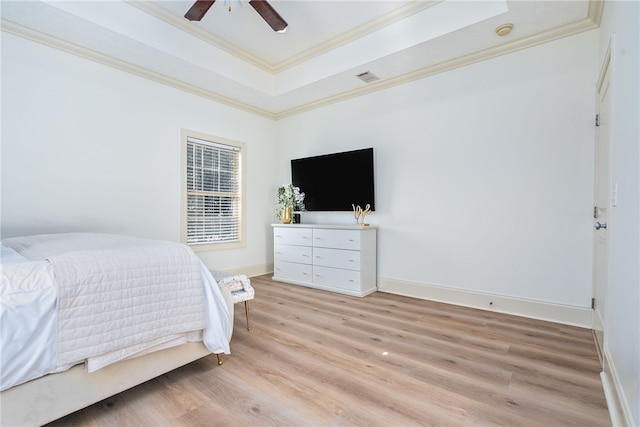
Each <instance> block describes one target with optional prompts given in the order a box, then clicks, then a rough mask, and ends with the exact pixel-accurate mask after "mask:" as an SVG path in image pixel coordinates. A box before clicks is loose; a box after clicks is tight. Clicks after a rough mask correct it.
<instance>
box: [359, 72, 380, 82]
mask: <svg viewBox="0 0 640 427" xmlns="http://www.w3.org/2000/svg"><path fill="white" fill-rule="evenodd" d="M356 77H357V78H359V79H360V80H362V81H363V82H365V83H371V82H375V81H376V80H380V77H378V76H376V75H375V74H373V73H372V72H371V71H365V72H364V73H360V74H356Z"/></svg>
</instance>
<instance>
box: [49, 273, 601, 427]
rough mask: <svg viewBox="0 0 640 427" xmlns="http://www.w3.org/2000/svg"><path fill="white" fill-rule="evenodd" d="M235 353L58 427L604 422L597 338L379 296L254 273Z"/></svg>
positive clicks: (138, 390) (560, 327) (134, 391)
mask: <svg viewBox="0 0 640 427" xmlns="http://www.w3.org/2000/svg"><path fill="white" fill-rule="evenodd" d="M251 280H252V285H253V286H254V288H255V289H256V297H255V299H254V300H253V301H252V302H251V316H252V326H253V328H252V330H251V331H247V330H246V329H245V328H244V325H245V319H244V311H243V310H236V313H235V316H236V319H235V321H236V328H235V330H234V336H233V338H232V341H231V351H232V354H231V355H229V356H227V357H225V362H224V364H223V365H222V366H219V365H218V364H217V361H216V358H215V356H213V355H211V356H207V357H205V358H202V359H200V360H198V361H196V362H194V363H191V364H189V365H186V366H184V367H182V368H179V369H177V370H175V371H172V372H169V373H167V374H165V375H163V376H161V377H159V378H156V379H154V380H151V381H148V382H147V383H145V384H142V385H140V386H138V387H136V388H134V389H132V390H129V391H126V392H124V393H121V394H119V395H116V396H113V397H111V398H109V399H106V400H105V401H103V402H100V403H97V404H95V405H93V406H91V407H89V408H85V409H84V410H81V411H78V412H77V413H75V414H71V415H69V416H67V417H65V418H62V419H60V420H58V421H56V422H54V423H52V424H51V425H52V426H71V425H74V426H77V425H82V426H95V427H101V426H108V425H109V426H114V425H118V426H121V425H122V426H126V425H129V426H140V425H158V426H160V425H165V426H181V427H184V426H208V425H220V426H268V425H278V426H424V425H450V426H490V425H502V426H504V425H508V426H542V425H544V426H550V425H558V426H560V425H562V426H584V425H589V426H608V425H610V422H609V416H608V411H607V408H606V404H605V400H604V393H603V391H602V385H601V383H600V378H599V371H600V366H599V362H598V357H597V353H596V348H595V344H594V342H593V336H592V334H591V331H589V330H585V329H582V328H576V327H571V326H566V325H558V324H554V323H550V322H544V321H538V320H532V319H526V318H521V317H516V316H510V315H505V314H502V313H495V312H491V311H483V310H476V309H470V308H465V307H458V306H453V305H448V304H441V303H436V302H432V301H423V300H416V299H412V298H408V297H402V296H398V295H391V294H384V293H380V292H376V293H373V294H371V295H369V296H367V297H364V298H356V297H350V296H346V295H340V294H335V293H331V292H325V291H319V290H315V289H309V288H304V287H299V286H294V285H288V284H284V283H279V282H274V281H272V280H271V278H270V276H268V275H265V276H259V277H254V278H252V279H251Z"/></svg>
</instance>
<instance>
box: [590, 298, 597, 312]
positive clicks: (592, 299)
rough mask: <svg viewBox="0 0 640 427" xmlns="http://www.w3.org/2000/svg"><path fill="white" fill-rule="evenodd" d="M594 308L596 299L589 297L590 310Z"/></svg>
mask: <svg viewBox="0 0 640 427" xmlns="http://www.w3.org/2000/svg"><path fill="white" fill-rule="evenodd" d="M595 309H596V299H595V298H591V310H595Z"/></svg>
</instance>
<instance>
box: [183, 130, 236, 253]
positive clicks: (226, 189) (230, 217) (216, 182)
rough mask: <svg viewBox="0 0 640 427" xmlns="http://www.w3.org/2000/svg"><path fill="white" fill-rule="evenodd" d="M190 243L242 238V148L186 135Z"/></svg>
mask: <svg viewBox="0 0 640 427" xmlns="http://www.w3.org/2000/svg"><path fill="white" fill-rule="evenodd" d="M186 161H187V167H186V173H187V177H186V178H187V179H186V183H187V244H189V245H200V244H212V243H229V242H236V241H239V240H240V237H241V236H240V230H241V224H240V221H241V212H240V209H241V182H240V176H241V175H240V167H241V165H240V148H239V147H235V146H232V145H227V144H222V143H218V142H212V141H205V140H201V139H197V138H192V137H187V156H186Z"/></svg>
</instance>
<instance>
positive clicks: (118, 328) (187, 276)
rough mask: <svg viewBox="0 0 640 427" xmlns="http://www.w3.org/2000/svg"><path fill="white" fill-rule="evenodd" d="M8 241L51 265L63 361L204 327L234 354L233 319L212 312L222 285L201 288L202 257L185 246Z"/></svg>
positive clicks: (83, 239)
mask: <svg viewBox="0 0 640 427" xmlns="http://www.w3.org/2000/svg"><path fill="white" fill-rule="evenodd" d="M5 242H7V244H8V245H10V246H12V247H14V248H15V249H16V250H18V251H19V252H20V253H21V254H23V255H24V256H25V257H27V258H29V259H31V260H40V259H46V260H48V261H49V262H50V263H51V265H52V267H53V270H54V272H55V276H56V282H57V286H58V290H57V307H58V312H57V359H58V361H57V362H58V365H64V364H68V363H77V362H78V361H82V360H87V359H89V360H90V359H91V358H93V357H94V356H101V355H105V354H109V353H110V352H111V353H114V352H115V353H118V352H121V351H122V350H123V349H124V351H125V352H126V353H129V351H128V349H135V351H136V352H137V351H138V350H140V349H141V348H140V344H141V343H147V344H148V345H149V346H152V347H157V346H163V345H168V342H166V340H167V339H173V338H174V337H176V336H179V334H184V333H193V331H196V332H198V333H201V331H203V330H204V335H205V337H208V336H210V335H211V334H213V333H215V335H216V336H215V337H213V338H209V339H208V340H207V339H205V344H209V343H208V342H207V341H210V342H212V343H213V345H207V347H214V346H215V347H216V348H215V351H216V352H222V351H224V352H227V353H228V339H227V334H226V333H224V332H225V327H226V325H227V324H226V323H225V324H223V325H222V326H220V325H218V324H214V323H216V322H213V321H212V320H211V319H212V317H211V313H209V315H207V303H206V301H207V300H211V296H210V295H208V294H209V293H211V292H218V293H219V289H217V286H215V287H214V288H212V289H208V288H206V287H205V286H203V279H202V265H201V262H200V260H199V258H198V257H197V256H195V254H194V253H193V251H192V250H191V249H190V248H189V247H187V246H186V245H182V244H178V243H174V242H164V241H156V240H148V239H137V238H130V237H126V238H123V237H122V236H112V235H103V234H94V233H87V234H85V233H77V234H75V233H73V234H71V235H69V234H67V235H66V236H64V239H62V238H61V236H58V235H40V236H30V237H27V238H20V239H6V240H5ZM214 283H215V282H214ZM205 292H207V293H208V294H207V295H205ZM218 299H219V300H221V301H222V297H221V295H219V298H218ZM209 305H211V303H209ZM210 308H211V309H212V310H214V312H215V308H214V307H210ZM222 309H224V310H226V307H222ZM219 315H220V313H217V314H216V316H219ZM223 323H224V322H223ZM226 329H228V327H227V328H226ZM220 332H222V333H220ZM220 336H221V337H220ZM200 339H202V335H201V338H200ZM214 339H215V340H214ZM143 347H145V345H144V344H143ZM219 347H221V348H219ZM210 350H211V351H214V348H210ZM89 370H92V369H89Z"/></svg>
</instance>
